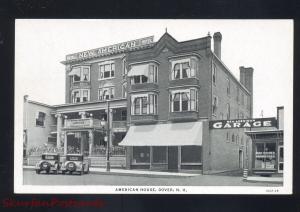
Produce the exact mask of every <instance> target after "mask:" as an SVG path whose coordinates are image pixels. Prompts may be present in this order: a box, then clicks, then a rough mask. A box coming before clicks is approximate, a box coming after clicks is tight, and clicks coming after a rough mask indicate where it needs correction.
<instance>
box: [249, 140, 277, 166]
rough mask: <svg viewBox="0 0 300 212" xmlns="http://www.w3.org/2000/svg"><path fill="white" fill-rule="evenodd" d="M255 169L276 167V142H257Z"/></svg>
mask: <svg viewBox="0 0 300 212" xmlns="http://www.w3.org/2000/svg"><path fill="white" fill-rule="evenodd" d="M254 168H255V169H276V143H275V142H270V143H255V163H254Z"/></svg>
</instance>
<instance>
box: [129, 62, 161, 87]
mask: <svg viewBox="0 0 300 212" xmlns="http://www.w3.org/2000/svg"><path fill="white" fill-rule="evenodd" d="M157 74H158V66H157V65H156V64H154V63H147V64H139V65H131V69H130V71H129V72H128V76H129V77H130V82H131V84H132V85H134V84H143V83H157Z"/></svg>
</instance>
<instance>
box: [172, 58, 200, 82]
mask: <svg viewBox="0 0 300 212" xmlns="http://www.w3.org/2000/svg"><path fill="white" fill-rule="evenodd" d="M196 69H197V61H196V59H195V58H190V59H182V60H176V61H172V77H171V79H173V80H174V79H184V78H190V77H195V71H196Z"/></svg>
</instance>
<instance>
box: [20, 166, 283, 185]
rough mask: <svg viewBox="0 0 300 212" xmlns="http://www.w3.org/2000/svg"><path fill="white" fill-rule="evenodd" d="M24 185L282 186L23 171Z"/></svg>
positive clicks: (201, 177)
mask: <svg viewBox="0 0 300 212" xmlns="http://www.w3.org/2000/svg"><path fill="white" fill-rule="evenodd" d="M23 171H24V177H23V182H24V185H137V186H281V185H280V184H273V183H258V182H256V183H254V182H243V181H242V177H236V176H216V175H199V176H195V177H180V178H179V177H176V178H174V177H168V178H167V177H158V176H155V177H145V176H117V175H101V174H100V173H90V174H85V175H81V176H80V175H76V174H73V175H61V174H58V175H53V174H48V175H47V174H39V175H38V174H36V173H35V171H33V170H25V169H24V170H23Z"/></svg>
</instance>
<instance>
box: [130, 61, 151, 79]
mask: <svg viewBox="0 0 300 212" xmlns="http://www.w3.org/2000/svg"><path fill="white" fill-rule="evenodd" d="M140 75H144V76H146V77H147V76H148V75H149V64H143V65H135V66H132V67H131V69H130V71H129V73H128V74H127V76H129V77H134V76H140Z"/></svg>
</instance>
